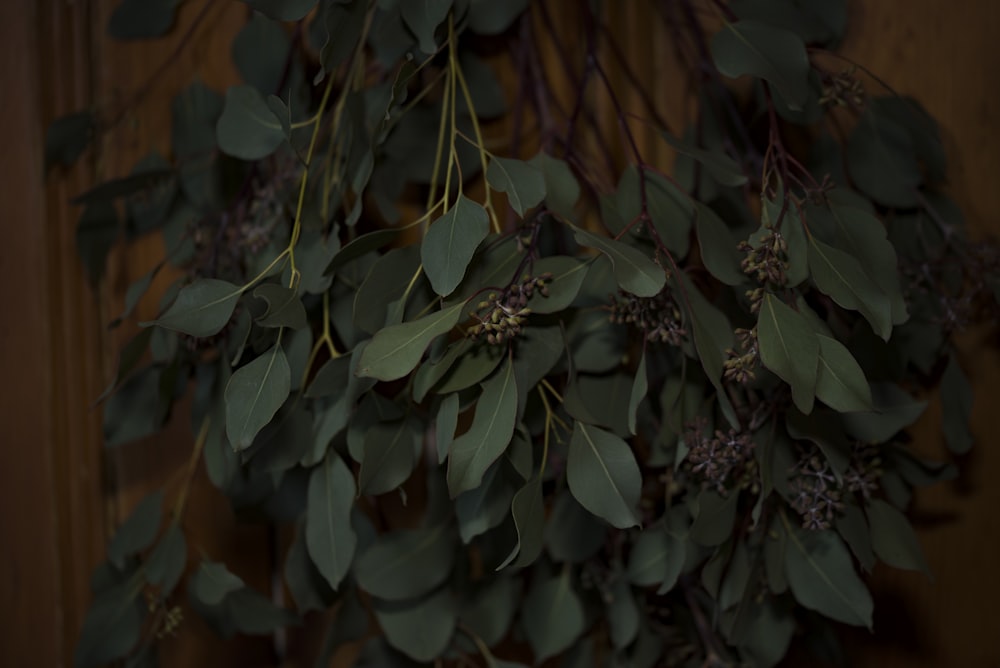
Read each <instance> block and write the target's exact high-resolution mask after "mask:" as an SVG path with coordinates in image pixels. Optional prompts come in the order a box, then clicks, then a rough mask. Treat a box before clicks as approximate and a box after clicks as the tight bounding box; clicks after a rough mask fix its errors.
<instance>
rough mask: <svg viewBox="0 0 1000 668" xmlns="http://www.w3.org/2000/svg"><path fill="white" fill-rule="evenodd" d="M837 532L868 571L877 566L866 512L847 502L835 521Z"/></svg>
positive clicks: (862, 566)
mask: <svg viewBox="0 0 1000 668" xmlns="http://www.w3.org/2000/svg"><path fill="white" fill-rule="evenodd" d="M833 523H834V527H835V528H836V529H837V533H839V534H840V537H841V538H843V539H844V540H845V541H846V542H847V544H848V546H850V548H851V552H853V553H854V557H855V558H856V559H857V560H858V563H859V564H861V568H863V569H864V570H865V572H866V573H871V572H872V569H873V568H874V567H875V553H874V552H873V551H872V538H871V529H870V528H869V527H868V520H866V519H865V514H864V513H863V512H862V511H861V509H860V508H858V506H857V505H856V504H854V503H850V502H849V503H846V504H844V507H843V508H842V509H841V511H840V514H839V515H838V516H837V517H836V518H835V519H834V521H833Z"/></svg>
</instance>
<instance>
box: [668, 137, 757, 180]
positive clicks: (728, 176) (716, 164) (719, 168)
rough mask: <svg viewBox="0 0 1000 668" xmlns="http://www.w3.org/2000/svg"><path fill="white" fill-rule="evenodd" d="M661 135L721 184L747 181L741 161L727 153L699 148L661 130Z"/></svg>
mask: <svg viewBox="0 0 1000 668" xmlns="http://www.w3.org/2000/svg"><path fill="white" fill-rule="evenodd" d="M660 136H661V137H663V139H664V140H665V141H666V142H667V143H668V144H670V145H671V146H673V147H674V149H675V150H676V151H677V152H678V153H681V154H683V155H686V156H688V157H689V158H692V159H693V160H694V161H695V162H699V163H701V164H702V165H703V166H704V167H705V169H706V170H707V171H708V173H709V174H711V175H712V178H714V179H715V180H716V181H718V182H719V184H720V185H723V186H733V187H737V186H741V185H743V184H744V183H746V182H747V176H746V174H744V173H743V170H742V169H740V166H739V163H737V162H736V161H735V160H733V159H732V158H731V157H729V156H728V155H726V154H725V153H722V152H721V151H710V150H707V149H703V148H699V147H697V146H694V145H692V144H689V143H687V142H684V141H681V140H680V139H676V138H674V136H673V135H671V134H670V133H668V132H661V133H660Z"/></svg>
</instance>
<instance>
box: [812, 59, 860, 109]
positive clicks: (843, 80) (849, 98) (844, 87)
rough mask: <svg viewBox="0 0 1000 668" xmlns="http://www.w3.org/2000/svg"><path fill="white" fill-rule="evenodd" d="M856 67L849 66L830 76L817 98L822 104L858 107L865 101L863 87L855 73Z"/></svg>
mask: <svg viewBox="0 0 1000 668" xmlns="http://www.w3.org/2000/svg"><path fill="white" fill-rule="evenodd" d="M856 71H857V68H856V67H850V68H848V69H846V70H844V71H843V72H840V73H839V74H835V75H833V76H832V77H830V81H829V82H828V83H826V84H825V85H824V86H823V94H822V95H821V96H820V98H819V103H820V105H822V106H828V107H833V106H838V107H843V106H847V105H851V106H852V107H855V108H859V107H862V106H864V103H865V87H864V84H862V83H861V80H860V79H858V77H857V76H856V75H855V72H856Z"/></svg>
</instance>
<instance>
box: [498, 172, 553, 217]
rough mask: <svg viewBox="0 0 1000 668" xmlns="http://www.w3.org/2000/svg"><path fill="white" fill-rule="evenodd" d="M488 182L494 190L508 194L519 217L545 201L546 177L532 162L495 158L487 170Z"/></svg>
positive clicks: (508, 199) (511, 204) (508, 198)
mask: <svg viewBox="0 0 1000 668" xmlns="http://www.w3.org/2000/svg"><path fill="white" fill-rule="evenodd" d="M486 182H487V183H489V184H490V187H491V188H493V190H497V191H499V192H502V193H507V201H508V202H509V203H510V206H511V208H513V209H514V211H517V215H519V216H521V217H522V218H523V217H524V213H525V211H527V210H528V209H530V208H531V207H533V206H536V205H537V204H538V203H539V202H541V201H542V200H543V199H545V176H544V175H543V174H542V171H541V170H540V169H538V167H536V166H535V165H533V164H531V163H530V162H525V161H523V160H516V159H514V158H493V159H492V160H490V164H489V166H488V167H487V168H486Z"/></svg>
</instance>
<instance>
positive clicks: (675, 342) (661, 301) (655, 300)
mask: <svg viewBox="0 0 1000 668" xmlns="http://www.w3.org/2000/svg"><path fill="white" fill-rule="evenodd" d="M613 299H614V301H613V302H612V304H611V317H610V320H611V322H613V323H617V324H619V325H621V324H628V325H633V326H635V327H636V329H638V330H639V331H641V332H643V334H644V335H645V337H646V340H647V341H651V342H655V341H659V342H660V343H667V344H669V345H672V346H679V345H681V344H682V343H683V342H684V336H685V335H686V334H687V330H685V329H684V325H683V321H682V320H681V310H680V307H678V305H677V302H676V301H674V297H673V294H672V293H671V292H670V290H669V288H664V289H663V290H662V291H661V292H660V293H659V294H658V295H656V296H655V297H636V296H635V295H633V294H630V293H628V292H625V291H624V290H619V293H618V297H617V298H613Z"/></svg>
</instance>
